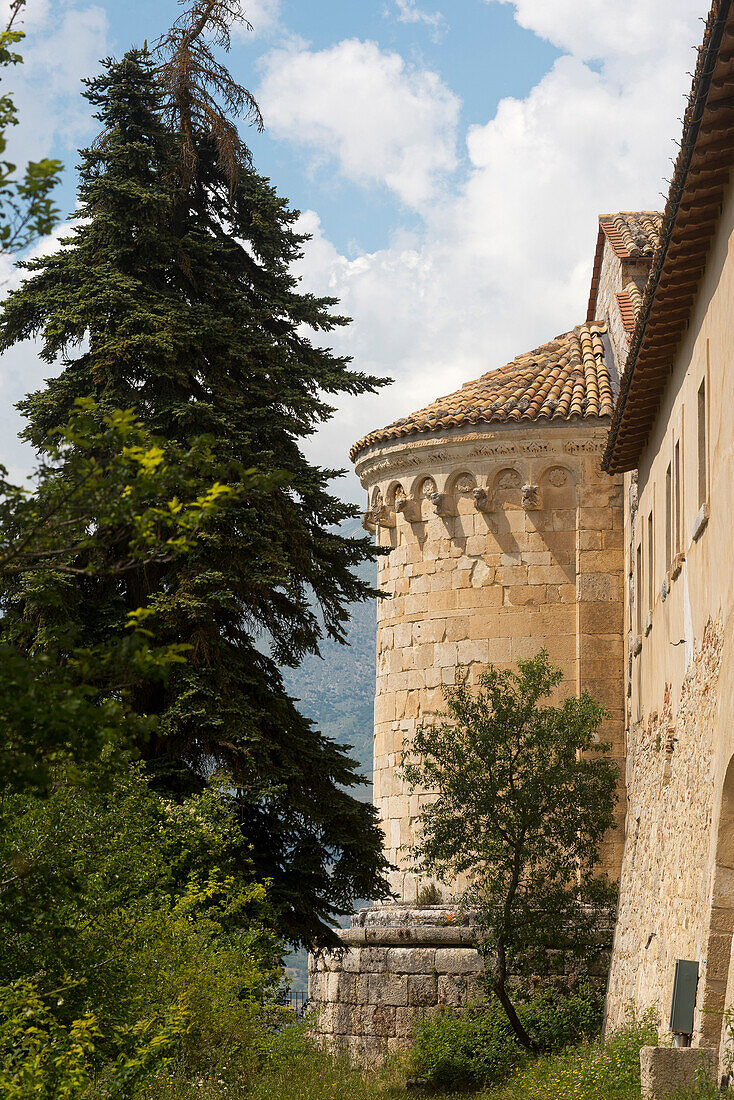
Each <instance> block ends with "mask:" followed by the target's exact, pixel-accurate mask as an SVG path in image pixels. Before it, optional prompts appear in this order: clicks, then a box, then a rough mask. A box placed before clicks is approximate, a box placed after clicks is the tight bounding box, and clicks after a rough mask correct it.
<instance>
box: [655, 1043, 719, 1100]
mask: <svg viewBox="0 0 734 1100" xmlns="http://www.w3.org/2000/svg"><path fill="white" fill-rule="evenodd" d="M716 1068H717V1055H716V1051H715V1050H713V1049H712V1048H710V1047H643V1048H642V1050H641V1051H640V1080H641V1085H642V1098H643V1100H671V1098H672V1097H675V1096H677V1095H679V1094H680V1093H682V1092H683V1091H684V1090H688V1089H691V1090H692V1089H693V1088H694V1087H695V1086H696V1085H697V1084H699V1083H701V1084H703V1083H704V1082H706V1083H709V1082H711V1084H713V1085H715V1084H716Z"/></svg>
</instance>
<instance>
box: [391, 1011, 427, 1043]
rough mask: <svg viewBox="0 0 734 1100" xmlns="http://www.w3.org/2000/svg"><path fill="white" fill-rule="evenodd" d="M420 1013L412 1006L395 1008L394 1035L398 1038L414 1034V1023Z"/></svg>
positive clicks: (408, 1037) (405, 1037)
mask: <svg viewBox="0 0 734 1100" xmlns="http://www.w3.org/2000/svg"><path fill="white" fill-rule="evenodd" d="M421 1015H422V1013H420V1012H416V1010H415V1009H414V1008H396V1009H395V1035H396V1036H397V1037H398V1038H399V1039H410V1038H411V1037H412V1036H413V1035H414V1034H415V1028H416V1024H417V1023H418V1020H419V1019H420V1018H421Z"/></svg>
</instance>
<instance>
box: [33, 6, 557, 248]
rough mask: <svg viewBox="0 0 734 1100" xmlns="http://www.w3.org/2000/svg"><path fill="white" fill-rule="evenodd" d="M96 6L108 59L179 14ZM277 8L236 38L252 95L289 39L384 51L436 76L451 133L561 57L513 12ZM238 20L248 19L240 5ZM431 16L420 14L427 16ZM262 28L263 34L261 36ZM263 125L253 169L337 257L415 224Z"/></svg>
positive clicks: (173, 9) (316, 46) (388, 201)
mask: <svg viewBox="0 0 734 1100" xmlns="http://www.w3.org/2000/svg"><path fill="white" fill-rule="evenodd" d="M30 2H31V3H33V0H30ZM96 6H97V7H99V8H100V9H102V10H103V11H104V12H105V15H106V19H107V23H108V28H109V31H108V43H109V48H110V50H111V52H112V53H113V54H114V55H119V54H121V53H123V52H124V51H125V50H126V49H127V48H128V47H129V46H131V45H141V44H142V43H143V41H145V40H146V39H147V41H148V42H149V43H152V42H154V41H155V39H156V37H157V36H158V35H159V34H160V32H161V31H162V30H163V29H164V28H165V27H166V26H167V25H168V24H169V23H170V22H171V21H172V20H173V19H175V18H176V16H177V14H178V11H179V6H178V4H177V3H175V2H172V0H127V2H125V3H120V2H119V0H106V2H105V3H99V4H98V5H96ZM271 7H272V8H274V7H275V5H272V6H271ZM278 7H279V18H278V25H277V27H273V26H272V25H271V23H270V22H269V21H267V20H265V21H263V20H262V19H261V18H258V10H257V7H256V6H255V5H253V6H252V9H251V10H252V20H253V21H254V33H252V34H246V33H243V34H242V35H240V36H237V37H236V38H235V41H234V44H233V47H232V50H231V53H230V57H229V65H230V67H231V69H232V72H233V73H234V74H235V75H236V77H237V78H238V80H240V81H241V82H242V83H243V84H244V85H245V86H246V87H249V88H254V87H256V86H257V84H258V60H259V58H261V57H262V54H263V52H264V51H267V50H268V49H269V48H272V47H273V46H274V45H275V44H277V43H278V42H279V41H280V40H282V39H283V38H290V37H297V38H298V39H300V40H301V41H302V42H303V43H304V44H305V43H308V44H309V45H310V47H311V49H313V50H324V49H328V48H329V47H330V46H332V45H333V44H334V43H335V42H340V41H343V40H345V39H360V40H365V39H366V40H369V41H371V42H375V43H377V45H378V46H379V47H380V49H381V50H383V51H390V52H397V53H398V54H400V55H401V56H402V57H404V58H406V60H407V61H408V62H409V63H410V64H412V65H414V66H416V67H417V68H421V69H424V68H428V69H430V70H432V71H434V72H436V73H438V74H439V75H440V77H441V79H442V80H443V81H444V83H445V84H446V85H447V86H448V87H449V88H451V89H452V90H453V91H454V92H455V93H456V94H457V95H458V96H459V98H460V100H461V106H460V124H461V125H462V126H464V127H468V126H469V125H470V124H472V123H478V122H481V121H483V120H485V119H486V118H487V117H488V116H490V115H492V114H493V113H494V111H495V110H496V108H497V104H498V103H499V101H500V99H502V98H503V97H506V96H508V95H509V96H518V97H523V96H525V95H526V94H527V93H528V91H529V90H530V89H531V88H532V87H533V85H534V84H536V83H537V81H538V80H540V78H541V77H542V76H543V75H544V73H546V72H547V71H548V69H549V68H550V67H551V65H552V63H553V61H554V60H555V59H556V58H557V57H558V56H559V53H560V52H559V50H557V49H556V48H554V47H553V46H552V45H551V44H550V43H549V42H548V41H546V40H544V39H542V38H540V37H539V36H537V35H535V34H533V33H532V32H531V31H528V30H524V29H523V28H521V27H520V26H518V24H517V22H516V20H515V17H514V10H513V9H512V7H510V6H507V5H504V4H487V3H482V2H478V0H453V4H452V5H447V7H450V10H451V12H452V15H451V17H450V18H449V16H442V18H440V19H436V22H435V23H431V22H428V23H426V22H421V21H416V22H401V21H400V19H399V14H400V13H399V10H398V9H396V8H395V7H394V6H393V5H391V4H389V3H387V2H386V3H379V2H377V3H372V2H369V0H367V2H365V0H312V2H307V3H303V2H301V3H298V2H295V0H289V2H285V3H283V4H281V5H278ZM244 11H245V13H247V11H248V6H247V3H246V2H245V4H244ZM436 11H437V9H436ZM433 14H434V12H433V11H430V10H429V11H428V15H429V16H432V15H433ZM263 22H265V31H264V33H263V31H261V30H260V26H261V25H262V23H263ZM265 122H266V131H265V133H264V134H262V135H259V134H257V133H254V132H251V133H250V144H251V147H252V149H253V152H254V154H255V163H256V166H257V168H258V169H259V170H260V171H261V172H263V174H265V175H267V176H270V178H271V179H272V180H273V182H274V183H275V184H276V186H277V187H278V190H279V191H280V192H281V193H282V194H284V195H286V196H287V197H288V198H289V199H290V201H291V203H292V205H293V206H295V207H296V208H298V209H310V208H313V209H316V210H318V211H319V214H320V216H321V218H322V223H323V225H324V229H325V230H326V232H327V233H328V234H329V236H330V239H331V240H333V241H334V243H335V244H336V245H337V246H338V247H339V248H340V249H343V250H345V251H347V250H350V249H351V251H352V252H353V253H355V252H357V251H359V250H360V249H367V250H373V249H376V248H379V247H382V246H384V245H385V244H386V243H387V241H389V238H390V236H391V234H392V233H393V232H394V231H395V230H396V229H397V228H398V227H400V226H402V225H405V224H406V220H408V221H411V219H412V224H415V219H416V218H418V217H419V215H417V214H415V213H413V214H411V212H410V211H409V209H407V208H406V207H405V205H404V204H401V203H399V202H396V201H395V198H394V196H393V195H392V194H391V193H390V191H389V190H388V189H387V188H380V187H376V188H373V189H369V190H367V189H365V188H360V187H358V186H354V185H350V184H349V183H348V182H347V181H340V180H339V179H335V178H334V176H333V174H332V173H331V172H330V171H329V170H328V169H326V170H322V171H318V170H313V169H309V168H306V166H305V165H304V162H303V158H302V157H301V156H299V155H298V150H297V149H294V148H293V147H292V146H291V145H289V144H288V143H287V142H283V141H278V140H274V139H273V136H272V135H271V134H270V133H269V131H268V129H267V118H266V119H265ZM57 153H58V155H59V156H60V157H63V159H64V160H65V162H67V163H68V164H70V165H71V164H72V163H73V151H72V150H71V149H70V148H69V147H68V145H65V144H59V146H58V148H57ZM464 159H465V158H464ZM459 171H461V166H460V167H459ZM74 180H75V173H74V171H73V169H70V171H69V172H68V178H67V181H66V184H65V188H64V192H63V199H64V202H65V205H66V206H68V207H69V208H71V207H72V206H73V188H74Z"/></svg>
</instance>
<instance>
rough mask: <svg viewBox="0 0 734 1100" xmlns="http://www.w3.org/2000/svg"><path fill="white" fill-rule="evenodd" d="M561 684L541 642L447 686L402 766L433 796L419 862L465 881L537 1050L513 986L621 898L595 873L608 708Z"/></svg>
mask: <svg viewBox="0 0 734 1100" xmlns="http://www.w3.org/2000/svg"><path fill="white" fill-rule="evenodd" d="M562 679H563V673H562V672H561V671H560V670H559V669H557V668H554V667H553V666H552V665H551V663H550V661H549V659H548V654H547V652H546V651H545V650H543V651H541V652H540V653H539V654H538V656H537V657H535V658H534V659H532V660H528V661H520V662H519V663H518V667H517V670H514V669H506V670H500V669H498V668H495V667H494V666H490V667H489V668H488V669H487V670H486V671H485V672H484V673H482V675H481V676H480V678H479V684H478V688H477V690H476V691H474V690H472V688H470V686H469V684H468V683H467V682H466V681H465V680H464V681H462V682H461V683H459V684H457V685H456V686H455V687H450V688H447V689H446V692H445V695H446V703H447V709H446V711H445V712H444V713H443V714H441V715H440V716H439V717H438V720H437V721H436V722H435V723H434V724H431V725H424V726H422V727H421V728H420V729H419V731H418V733H417V734H416V736H415V737H414V739H413V741H412V743H411V744H410V746H409V747H408V750H407V755H406V759H405V763H404V774H405V777H406V779H407V781H408V783H409V785H410V786H411V788H412V789H422V790H427V791H430V792H433V793H435V796H436V797H435V800H434V801H430V802H428V804H427V805H425V806H424V808H423V810H422V813H421V834H420V841H419V843H418V846H417V850H416V856H417V860H418V866H419V869H420V871H421V872H423V873H427V874H433V875H436V876H438V877H439V878H440V879H441V880H442V881H444V882H447V883H452V882H453V881H454V880H455V879H456V878H457V877H458V876H461V875H466V876H468V879H469V881H470V885H469V887H468V888H467V890H466V891H465V894H464V898H463V901H464V904H465V905H466V906H467V907H468V908H470V909H471V911H472V912H473V914H474V919H475V921H476V922H477V928H478V932H479V937H480V945H481V949H482V952H483V954H484V957H485V960H486V964H487V969H488V973H489V977H490V981H491V985H492V988H493V990H494V992H495V993H496V995H497V997H498V998H499V1000H500V1002H501V1004H502V1006H503V1008H504V1010H505V1012H506V1014H507V1017H508V1019H509V1021H510V1023H511V1025H512V1027H513V1030H514V1031H515V1034H516V1035H517V1037H518V1039H519V1040H520V1042H521V1043H523V1045H525V1046H526V1047H528V1048H530V1049H533V1048H536V1047H537V1043H536V1040H535V1039H534V1038H533V1036H531V1035H529V1034H528V1032H527V1030H526V1029H525V1028H524V1027H523V1024H522V1022H521V1021H520V1019H519V1017H518V1014H517V1012H516V1010H515V1007H514V1004H513V995H512V991H511V981H510V980H511V979H512V978H515V977H518V976H521V975H522V974H523V973H526V972H527V971H528V969H529V970H532V971H538V970H540V971H541V973H542V970H543V968H544V963H545V964H546V965H547V959H548V954H547V953H548V951H549V950H554V951H559V950H560V951H576V952H585V951H587V950H589V948H590V947H594V941H595V936H596V933H597V931H598V925H599V921H600V918H601V920H602V921H603V919H604V915H605V913H607V914H608V907H609V905H610V903H611V902H612V900H613V897H614V891H613V889H612V888H611V887H610V885H609V883H608V881H607V880H606V878H605V876H604V875H603V874H602V873H600V871H599V859H600V850H601V843H602V839H603V837H604V835H605V833H606V832H607V830H608V829H610V828H611V827H612V825H613V809H614V804H615V800H616V794H615V791H616V784H617V778H618V775H617V768H616V765H615V764H614V763H613V761H611V760H610V759H609V757H608V748H609V746H608V745H606V744H605V743H604V742H602V741H601V740H600V739H599V737H598V732H599V728H600V725H601V723H602V721H603V720H604V718H605V712H604V710H603V708H602V707H601V706H600V705H599V704H598V703H597V702H596V701H595V700H594V699H592V698H591V697H590V696H589V695H588V694H586V693H584V694H582V695H581V696H580V697H579V698H577V697H575V696H569V697H568V698H566V699H565V700H564V701H563V702H562V703H561V704H560V705H557V706H553V705H549V704H547V703H545V704H544V703H543V700H546V699H547V698H548V696H550V695H551V694H552V692H553V691H554V690H555V689H557V688H558V686H559V685H560V683H561V681H562ZM596 949H598V945H597V946H596Z"/></svg>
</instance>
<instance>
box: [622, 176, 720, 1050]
mask: <svg viewBox="0 0 734 1100" xmlns="http://www.w3.org/2000/svg"><path fill="white" fill-rule="evenodd" d="M733 315H734V190H733V189H731V188H730V192H729V195H728V196H727V199H726V202H725V203H724V206H723V211H722V215H721V220H720V224H719V229H718V231H717V234H716V236H715V238H714V242H713V244H712V247H711V250H710V252H709V255H708V258H707V265H706V271H705V274H704V277H703V280H702V284H701V288H700V291H699V294H698V298H697V300H696V303H695V306H694V310H693V313H692V316H691V319H690V322H689V326H688V329H687V331H686V334H685V336H684V338H683V340H682V342H681V345H680V347H679V349H678V351H677V354H676V356H675V359H674V362H673V364H672V375H671V379H670V382H669V384H668V387H667V389H666V393H665V395H664V398H663V401H662V402H661V407H660V410H659V413H658V416H657V420H656V423H655V425H654V428H653V431H652V433H651V437H650V439H649V441H648V445H647V447H646V449H645V451H644V452H643V454H642V456H641V459H640V464H639V471H638V493H637V495H638V498H639V504H638V506H637V508H636V510H635V508H634V497H635V493H634V492H632V493H627V494H625V495H626V497H627V498H628V500H627V507H626V519H625V543H626V574H627V577H628V580H629V581H631V582H632V583H628V584H627V585H626V589H627V611H626V625H627V627H628V629H629V630H630V634H629V636H628V637H629V640H628V652H627V659H628V662H629V667H630V677H629V698H628V719H627V730H628V732H627V739H628V751H629V754H630V764H629V767H628V785H629V789H630V805H629V814H628V823H627V838H626V845H627V847H626V851H625V857H624V870H623V875H622V890H621V905H620V919H619V924H618V929H617V941H616V945H615V952H614V957H613V964H612V974H611V984H610V996H609V1000H608V1011H609V1016H610V1020H615V1019H620V1018H621V1015H622V1013H623V1012H624V1008H625V1003H626V1001H627V1000H628V999H629V998H630V996H636V998H637V1001H638V1004H639V1006H640V1007H645V1006H646V1005H650V1004H654V1003H657V1004H658V1005H659V1008H660V1018H661V1024H662V1026H663V1027H666V1026H667V1015H668V1012H669V1009H670V981H671V970H670V966H671V960H674V959H675V958H685V957H691V958H697V959H698V960H699V963H700V965H701V972H702V977H701V981H700V983H699V998H698V1016H697V1025H696V1027H697V1032H696V1037H695V1040H694V1041H696V1042H698V1043H713V1044H718V1038H719V1032H720V1023H721V1015H720V1013H721V1011H722V1010H723V1007H724V1003H725V1000H726V997H727V996H728V997H729V999H730V1001H729V1003H730V1002H731V996H732V982H731V981H730V982H729V993H728V994H727V975H728V974H729V971H730V951H731V942H732V931H734V889H732V880H733V879H734V872H732V871H731V870H730V868H734V813H732V812H731V811H730V805H731V801H732V796H731V793H730V792H731V789H732V787H734V782H733V781H732V777H731V775H730V774H729V766H730V762H731V760H732V754H733V753H734V699H732V692H733V691H734V687H733V685H732V677H733V676H734V659H733V657H732V649H733V648H734V647H733V646H732V634H733V632H734V615H733V614H732V613H733V612H734V568H732V545H733V541H732V516H733V515H734V435H733V432H732V410H733V409H734V372H733V371H732V370H731V363H732V357H733V355H734V346H733V345H734V340H733V338H732V336H733V333H732V324H731V318H732V316H733ZM704 381H705V385H706V417H707V432H706V447H705V453H704V456H703V457H704V463H705V469H706V480H707V485H706V493H705V497H706V499H705V500H703V501H701V500H700V499H699V486H698V474H699V471H698V465H699V463H698V453H699V447H698V391H699V387H700V385H701V383H702V382H704ZM676 445H677V446H678V450H679V465H680V478H679V479H678V481H677V484H676V478H675V451H676ZM669 466H670V467H671V470H672V474H673V498H674V500H675V498H676V492H675V490H676V488H677V490H678V492H677V496H678V497H679V499H680V513H679V514H680V522H679V524H678V525H677V527H678V530H679V537H676V535H675V529H676V524H675V517H673V529H674V534H673V538H672V546H671V547H670V548H669V547H668V543H669V540H667V539H666V526H667V524H666V513H667V505H666V498H667V491H666V472H667V469H668V467H669ZM674 508H675V506H674ZM650 516H652V530H653V539H652V543H651V540H650V537H649V523H650ZM638 547H641V554H640V559H641V564H642V570H641V574H642V575H641V583H638V578H637V550H638ZM650 577H652V599H651V598H650V593H649V587H650V584H649V581H650ZM709 624H716V626H711V625H709ZM717 661H719V662H720V666H719V673H718V676H717V675H716V662H717ZM656 715H657V717H656ZM663 716H664V717H663ZM661 723H665V726H664V728H663V727H662V726H661ZM658 732H659V733H660V734H661V737H662V743H666V738H667V737H668V735H669V733H670V735H671V736H672V737H673V738H678V740H677V741H673V742H672V744H673V750H672V752H670V753H669V758H667V759H663V758H664V756H665V753H664V750H663V757H661V756H660V753H657V752H655V751H654V750H653V748H651V745H652V744H654V743H655V739H656V737H657V733H658ZM665 769H667V777H666V778H665V781H664V782H663V779H662V778H661V776H662V775H663V774H664V772H665ZM638 819H639V826H638V824H637V822H638ZM635 853H637V854H635ZM650 937H652V940H651V939H650ZM661 945H662V946H661ZM658 954H659V957H658ZM635 971H637V975H636V976H635V977H633V975H634V973H635Z"/></svg>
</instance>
